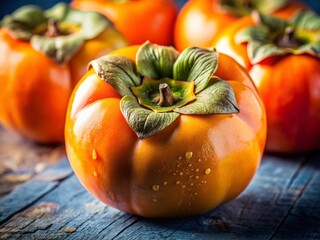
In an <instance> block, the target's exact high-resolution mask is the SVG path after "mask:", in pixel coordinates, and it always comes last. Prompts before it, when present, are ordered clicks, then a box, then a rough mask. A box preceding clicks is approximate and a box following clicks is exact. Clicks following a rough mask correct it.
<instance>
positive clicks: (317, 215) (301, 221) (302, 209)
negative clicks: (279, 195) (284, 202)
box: [274, 154, 320, 239]
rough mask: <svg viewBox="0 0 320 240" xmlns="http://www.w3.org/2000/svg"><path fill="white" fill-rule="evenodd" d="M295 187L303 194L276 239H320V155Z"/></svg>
mask: <svg viewBox="0 0 320 240" xmlns="http://www.w3.org/2000/svg"><path fill="white" fill-rule="evenodd" d="M293 185H299V186H302V188H303V190H302V194H301V195H300V196H299V198H298V199H297V201H296V202H295V203H294V204H293V206H292V209H291V210H290V212H289V213H288V215H287V217H286V218H285V220H284V222H283V223H282V224H281V225H280V227H279V229H277V231H276V233H275V236H274V238H275V239H320V154H314V155H313V156H311V157H310V160H309V161H308V162H307V164H306V165H305V166H304V168H303V170H302V172H301V173H300V174H299V177H297V178H296V179H295V181H294V183H293Z"/></svg>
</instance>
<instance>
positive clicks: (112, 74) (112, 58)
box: [89, 55, 141, 96]
mask: <svg viewBox="0 0 320 240" xmlns="http://www.w3.org/2000/svg"><path fill="white" fill-rule="evenodd" d="M90 66H92V67H93V69H94V70H95V72H96V73H97V74H98V76H99V77H100V78H101V79H102V80H104V81H106V82H107V83H109V84H110V85H111V86H112V87H113V88H114V89H115V90H116V91H117V92H118V93H119V94H120V95H121V96H126V95H132V92H131V90H130V87H134V86H138V85H140V82H141V79H140V77H139V75H138V74H137V72H136V67H135V63H134V62H133V61H131V60H130V59H128V58H126V57H122V56H118V55H109V56H104V57H101V58H98V59H96V60H94V61H91V62H90V63H89V67H90Z"/></svg>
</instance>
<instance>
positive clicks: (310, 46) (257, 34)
mask: <svg viewBox="0 0 320 240" xmlns="http://www.w3.org/2000/svg"><path fill="white" fill-rule="evenodd" d="M213 44H214V46H216V47H217V49H218V50H220V51H221V52H224V53H225V54H228V55H230V56H231V57H233V58H234V59H235V60H237V61H238V62H239V63H240V64H241V65H242V66H244V67H245V68H246V69H247V70H248V71H249V73H250V75H251V77H252V79H253V80H254V82H255V84H256V86H257V88H258V91H259V93H260V95H261V98H262V100H263V101H264V103H265V106H266V112H267V119H268V120H267V122H268V123H267V125H268V137H267V145H266V149H267V150H268V151H271V152H282V153H297V152H306V151H313V150H318V149H320V127H319V122H320V59H319V57H320V18H319V17H318V16H316V15H314V14H313V13H311V12H301V13H300V14H298V15H296V16H295V17H293V18H292V19H290V20H287V21H285V20H281V19H279V18H276V17H271V16H266V15H263V14H257V13H256V14H254V15H253V16H252V17H247V18H244V19H241V20H239V21H237V22H235V23H233V24H231V25H230V26H229V27H227V28H226V29H225V30H224V31H222V32H221V33H220V34H219V35H218V37H217V38H216V40H215V41H214V43H213Z"/></svg>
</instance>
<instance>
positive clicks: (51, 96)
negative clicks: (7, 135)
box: [0, 29, 126, 143]
mask: <svg viewBox="0 0 320 240" xmlns="http://www.w3.org/2000/svg"><path fill="white" fill-rule="evenodd" d="M116 34H117V37H116V36H115V30H114V29H107V30H105V31H103V32H102V33H101V34H100V35H98V36H97V37H96V38H94V39H92V40H89V41H86V42H85V43H84V44H83V45H82V47H81V48H80V49H79V50H78V52H76V54H75V55H74V56H73V57H72V59H71V60H70V61H69V62H67V63H65V64H63V65H59V64H58V63H56V62H54V61H53V60H52V59H51V58H49V57H47V56H46V55H44V54H42V53H40V52H38V51H36V50H34V49H33V48H32V47H31V45H30V43H28V42H24V41H20V40H17V39H14V38H12V37H11V36H10V35H9V34H8V32H7V31H6V30H5V29H0V52H1V56H0V85H1V91H0V123H1V124H2V125H3V126H4V127H5V128H6V129H10V130H13V131H15V132H17V133H19V134H20V135H22V136H24V137H26V138H28V139H30V140H32V141H35V142H39V143H54V142H62V141H64V124H65V116H66V110H67V105H68V100H69V97H70V94H71V92H72V89H73V87H74V86H75V84H76V83H77V82H78V81H79V79H80V77H81V76H83V74H84V73H85V72H86V66H87V64H88V61H89V60H92V59H94V58H97V57H99V56H102V55H104V54H106V53H107V50H108V49H109V51H110V48H112V49H116V48H119V47H123V46H125V45H126V40H124V39H123V37H122V36H121V35H119V33H116ZM110 36H111V37H112V36H113V37H114V38H117V39H118V40H119V41H118V42H117V43H115V41H111V42H110V43H109V40H108V38H109V37H110Z"/></svg>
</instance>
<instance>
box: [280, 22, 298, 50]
mask: <svg viewBox="0 0 320 240" xmlns="http://www.w3.org/2000/svg"><path fill="white" fill-rule="evenodd" d="M277 45H278V46H279V47H285V48H294V47H298V46H299V42H298V40H297V39H296V38H295V36H294V29H293V28H292V27H290V26H289V27H287V28H286V29H285V31H284V34H283V36H282V38H280V39H279V40H278V42H277Z"/></svg>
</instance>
